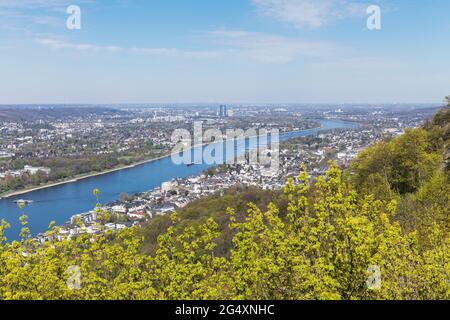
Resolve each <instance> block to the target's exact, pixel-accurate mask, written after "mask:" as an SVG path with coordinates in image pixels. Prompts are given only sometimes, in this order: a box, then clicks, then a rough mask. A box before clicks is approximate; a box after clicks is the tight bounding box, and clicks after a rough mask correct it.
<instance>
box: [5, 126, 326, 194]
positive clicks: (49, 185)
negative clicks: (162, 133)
mask: <svg viewBox="0 0 450 320" xmlns="http://www.w3.org/2000/svg"><path fill="white" fill-rule="evenodd" d="M321 128H323V126H322V125H321V126H318V127H314V128H309V129H302V130H297V131H289V132H283V133H282V134H293V133H296V132H302V131H307V130H315V129H321ZM247 138H253V137H247ZM208 144H209V143H203V144H202V145H201V146H202V147H203V146H206V145H208ZM197 147H198V146H197ZM175 154H176V153H175ZM172 155H173V153H167V154H166V155H162V156H160V157H156V158H152V159H148V160H142V161H139V162H136V163H133V164H130V165H127V166H119V167H117V168H113V169H109V170H105V171H101V172H95V173H88V174H83V175H79V176H77V177H73V178H68V179H65V180H63V181H57V182H50V183H47V184H43V185H40V186H31V187H28V188H24V189H22V190H16V191H10V192H5V193H3V194H0V199H7V198H12V197H16V196H20V195H23V194H27V193H30V192H34V191H38V190H43V189H47V188H53V187H57V186H61V185H65V184H69V183H75V182H77V181H80V180H83V179H88V178H92V177H96V176H102V175H106V174H109V173H113V172H117V171H121V170H126V169H131V168H135V167H137V166H140V165H143V164H146V163H149V162H153V161H158V160H161V159H164V158H167V157H170V156H172Z"/></svg>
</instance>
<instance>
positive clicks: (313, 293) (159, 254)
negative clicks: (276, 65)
mask: <svg viewBox="0 0 450 320" xmlns="http://www.w3.org/2000/svg"><path fill="white" fill-rule="evenodd" d="M449 102H450V101H449ZM449 120H450V109H449V108H448V107H447V108H444V109H443V110H442V111H440V112H439V113H438V114H437V115H436V117H435V118H434V119H433V120H432V121H430V122H429V123H427V124H426V125H425V126H424V127H423V128H420V129H414V130H409V131H408V132H406V134H404V135H402V136H401V137H399V138H396V139H394V140H391V141H386V142H382V143H379V144H377V145H374V146H373V147H371V148H368V149H367V150H365V151H364V152H362V153H361V154H360V155H359V156H358V158H357V159H356V160H355V161H354V162H353V164H352V166H351V167H350V168H349V169H348V170H346V171H342V170H341V169H340V168H338V167H337V166H336V165H335V164H330V169H329V171H328V173H327V174H326V176H323V177H320V178H318V179H317V180H315V181H311V180H310V178H309V177H308V174H307V173H306V171H304V173H302V174H301V175H300V176H299V177H298V178H297V179H293V180H291V181H289V183H288V184H287V185H286V186H285V188H284V190H282V191H281V192H269V191H262V190H257V189H252V188H243V187H236V188H235V189H232V190H229V191H228V192H226V193H225V194H224V195H223V196H219V195H217V196H213V197H210V198H206V199H202V200H199V201H197V202H194V203H192V204H190V205H188V206H187V207H186V208H184V209H182V210H180V211H179V212H178V213H177V214H174V215H172V216H170V217H168V216H167V217H158V218H155V219H153V220H152V221H151V222H149V223H148V224H146V225H143V226H141V227H134V228H132V229H127V230H124V231H121V232H120V233H118V234H116V235H112V234H107V235H104V236H99V237H96V238H95V239H92V236H88V235H83V236H80V237H78V238H76V239H74V240H72V241H62V242H54V243H46V244H45V245H43V246H40V245H39V246H38V245H37V244H35V243H34V242H33V241H32V240H31V239H30V235H29V231H28V229H27V222H26V216H25V215H24V216H23V217H22V218H21V221H22V223H23V225H24V229H23V232H22V240H21V241H20V242H13V243H11V244H7V243H6V242H5V240H6V239H4V238H2V237H1V234H2V230H4V228H6V227H7V224H6V222H3V223H2V227H0V240H1V245H0V299H450V234H449V228H450V216H449V196H450V185H449V176H450V173H449V163H448V156H449V132H450V121H449ZM24 210H26V208H25V209H24ZM98 210H100V209H98ZM49 232H55V233H56V232H58V228H57V227H52V226H51V230H50V231H49ZM73 266H75V267H79V268H80V271H81V273H80V275H79V277H78V279H77V280H80V287H79V288H75V289H74V288H73V286H68V280H70V281H72V280H74V279H73V277H74V276H76V275H74V274H73V273H71V270H74V269H73ZM71 267H72V268H71ZM70 281H69V283H71V282H70ZM70 288H72V289H70Z"/></svg>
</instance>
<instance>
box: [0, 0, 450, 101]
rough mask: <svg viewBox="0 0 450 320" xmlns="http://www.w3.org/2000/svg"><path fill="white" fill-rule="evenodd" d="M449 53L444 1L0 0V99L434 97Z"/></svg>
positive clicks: (449, 9)
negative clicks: (377, 20)
mask: <svg viewBox="0 0 450 320" xmlns="http://www.w3.org/2000/svg"><path fill="white" fill-rule="evenodd" d="M371 4H376V5H379V6H380V7H381V10H382V11H381V13H382V15H381V19H382V29H381V30H372V31H371V30H368V29H367V27H366V20H367V17H368V15H367V13H366V9H367V7H368V6H369V5H371ZM69 5H78V6H79V7H80V8H81V24H82V25H81V30H69V29H67V28H66V20H67V18H68V16H69V15H68V14H67V13H66V8H67V7H68V6H69ZM449 52H450V2H449V1H448V0H429V1H419V0H370V1H365V0H359V1H357V0H79V1H76V0H0V104H12V103H14V104H15V103H36V104H44V103H105V104H108V103H165V102H211V103H213V102H214V103H258V102H260V103H264V102H267V103H381V102H418V103H420V102H422V103H428V102H440V101H442V99H443V97H444V96H445V95H448V94H450V81H449V79H450V78H449V75H450V59H449Z"/></svg>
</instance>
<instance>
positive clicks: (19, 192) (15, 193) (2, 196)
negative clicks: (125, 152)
mask: <svg viewBox="0 0 450 320" xmlns="http://www.w3.org/2000/svg"><path fill="white" fill-rule="evenodd" d="M170 156H171V154H170V153H169V154H166V155H163V156H160V157H157V158H152V159H148V160H142V161H139V162H136V163H133V164H130V165H127V166H120V167H117V168H114V169H109V170H105V171H101V172H95V173H88V174H83V175H79V176H77V177H74V178H69V179H66V180H63V181H58V182H50V183H46V184H43V185H40V186H33V187H29V188H25V189H22V190H17V191H10V192H5V193H3V194H0V199H7V198H12V197H15V196H20V195H23V194H27V193H30V192H33V191H38V190H43V189H47V188H53V187H57V186H61V185H65V184H69V183H75V182H77V181H80V180H83V179H88V178H92V177H97V176H102V175H105V174H108V173H113V172H117V171H120V170H125V169H131V168H134V167H137V166H140V165H143V164H146V163H149V162H153V161H158V160H161V159H164V158H167V157H170Z"/></svg>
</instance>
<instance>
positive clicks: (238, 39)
mask: <svg viewBox="0 0 450 320" xmlns="http://www.w3.org/2000/svg"><path fill="white" fill-rule="evenodd" d="M199 37H200V39H202V41H204V42H205V43H206V44H207V45H210V46H213V47H214V49H211V50H185V49H178V48H157V47H156V48H153V47H132V48H124V47H120V46H102V45H95V44H87V43H72V42H68V41H65V40H60V39H56V38H49V37H39V38H36V39H35V41H36V42H37V43H39V44H41V45H44V46H47V47H50V48H52V49H72V50H78V51H91V52H113V53H114V52H128V53H135V54H142V55H151V56H165V57H181V58H196V59H218V58H220V59H246V60H251V61H257V62H261V63H275V64H284V63H289V62H292V61H294V60H296V59H298V58H305V57H325V56H330V55H332V54H333V53H334V52H335V50H336V47H335V46H334V45H332V44H329V43H323V42H313V41H302V40H300V39H296V38H289V37H283V36H277V35H272V34H266V33H259V32H246V31H239V30H214V31H206V32H202V33H200V35H199Z"/></svg>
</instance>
